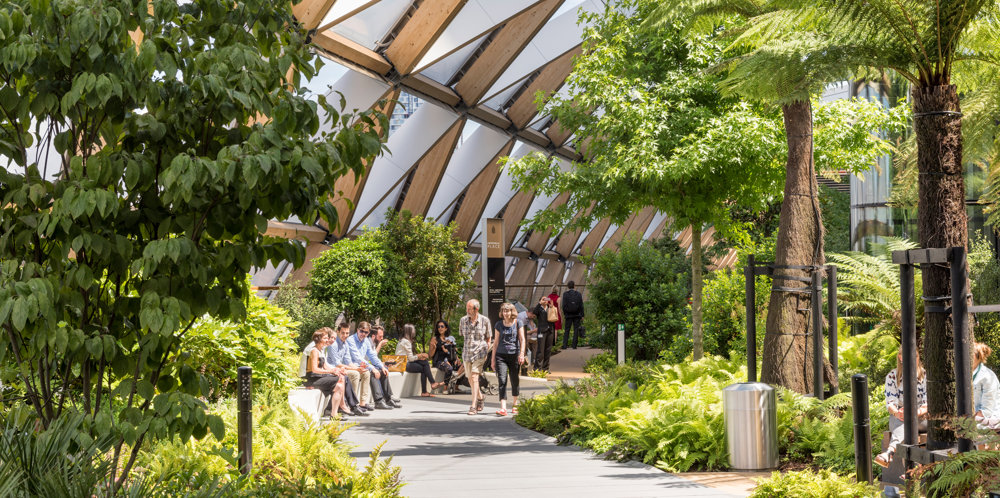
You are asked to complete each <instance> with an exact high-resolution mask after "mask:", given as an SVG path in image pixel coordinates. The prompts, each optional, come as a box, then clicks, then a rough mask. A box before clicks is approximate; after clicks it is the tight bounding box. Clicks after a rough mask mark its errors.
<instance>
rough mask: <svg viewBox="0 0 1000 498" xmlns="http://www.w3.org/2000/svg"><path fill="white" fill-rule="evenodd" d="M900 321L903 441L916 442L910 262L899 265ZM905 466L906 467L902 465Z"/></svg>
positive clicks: (914, 321) (913, 300)
mask: <svg viewBox="0 0 1000 498" xmlns="http://www.w3.org/2000/svg"><path fill="white" fill-rule="evenodd" d="M899 293H900V325H901V329H902V330H901V331H900V332H901V334H902V342H903V343H902V344H901V346H902V353H903V393H904V395H903V444H908V445H913V444H917V423H918V422H917V397H916V396H915V394H916V392H917V314H916V313H917V310H916V308H917V306H916V297H915V295H914V290H913V265H911V264H903V265H900V267H899ZM905 464H906V462H904V468H908V467H907V466H905Z"/></svg>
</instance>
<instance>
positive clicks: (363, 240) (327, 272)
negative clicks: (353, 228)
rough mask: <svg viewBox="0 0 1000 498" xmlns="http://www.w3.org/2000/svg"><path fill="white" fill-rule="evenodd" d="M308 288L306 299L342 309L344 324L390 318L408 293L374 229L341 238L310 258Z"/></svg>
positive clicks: (396, 262) (398, 265) (396, 264)
mask: <svg viewBox="0 0 1000 498" xmlns="http://www.w3.org/2000/svg"><path fill="white" fill-rule="evenodd" d="M309 285H310V288H309V297H310V298H312V299H315V300H317V301H320V302H325V303H329V304H330V305H332V306H334V307H335V308H338V309H341V310H343V311H344V316H345V318H346V319H347V320H348V321H351V320H370V319H374V318H376V317H379V316H388V315H391V314H392V313H394V312H395V310H396V309H397V308H398V307H399V306H401V305H402V304H403V303H404V302H405V300H406V299H407V296H408V294H409V290H408V287H407V282H406V274H405V273H404V272H403V266H402V261H401V260H400V258H399V256H397V255H396V254H393V253H392V252H390V251H389V250H388V249H386V247H385V245H384V244H383V240H382V235H381V234H380V233H379V231H378V230H370V231H367V232H365V233H363V234H361V235H360V236H359V237H358V238H356V239H341V240H339V241H338V242H337V243H336V244H334V245H333V246H332V247H330V249H329V250H327V251H324V252H323V253H321V254H320V255H319V256H317V257H316V258H315V259H313V269H312V271H311V272H310V273H309Z"/></svg>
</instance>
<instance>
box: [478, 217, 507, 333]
mask: <svg viewBox="0 0 1000 498" xmlns="http://www.w3.org/2000/svg"><path fill="white" fill-rule="evenodd" d="M482 261H483V272H482V273H483V309H482V310H481V311H482V313H483V314H484V315H486V317H487V318H489V319H490V323H491V324H492V323H496V322H497V321H498V320H500V305H501V304H503V302H504V300H505V299H506V297H507V296H506V287H505V284H506V282H505V279H504V273H506V272H505V271H504V270H506V267H505V265H504V247H503V220H501V219H499V218H485V219H483V260H482Z"/></svg>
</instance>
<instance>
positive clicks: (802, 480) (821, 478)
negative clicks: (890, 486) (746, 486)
mask: <svg viewBox="0 0 1000 498" xmlns="http://www.w3.org/2000/svg"><path fill="white" fill-rule="evenodd" d="M756 482H757V487H756V488H754V490H753V493H752V494H751V495H750V496H751V498H786V497H787V498H797V497H800V496H810V497H813V498H869V497H871V498H874V497H877V496H882V492H881V490H880V489H879V488H878V486H875V485H871V484H868V483H859V482H856V481H855V479H854V477H845V476H841V475H838V474H835V473H833V472H830V471H829V470H819V471H812V470H801V471H797V472H775V473H774V474H772V475H771V477H769V478H767V479H756Z"/></svg>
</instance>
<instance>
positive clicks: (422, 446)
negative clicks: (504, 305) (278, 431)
mask: <svg viewBox="0 0 1000 498" xmlns="http://www.w3.org/2000/svg"><path fill="white" fill-rule="evenodd" d="M522 384H528V385H526V386H523V387H522V395H533V394H537V393H541V392H545V391H547V390H548V386H547V385H546V383H544V382H530V381H523V382H522ZM469 400H470V397H469V395H454V396H445V395H439V396H437V397H435V398H407V399H404V400H403V408H402V409H397V410H390V411H383V410H379V411H376V412H375V413H374V414H373V415H372V416H370V417H365V418H362V419H355V420H358V421H359V424H358V425H357V426H355V427H352V428H351V429H349V430H347V431H346V432H345V433H344V434H343V436H342V437H343V438H344V439H345V440H346V441H348V442H351V443H354V444H356V445H358V448H357V450H356V451H355V452H354V453H352V455H353V456H354V457H356V458H358V459H360V460H362V462H359V463H361V464H362V465H363V460H365V459H367V458H368V455H369V451H370V450H371V448H374V447H375V446H377V445H378V444H380V443H382V442H383V441H386V443H385V446H383V448H382V449H383V455H385V456H389V455H391V456H392V458H393V460H392V461H393V464H395V465H399V466H400V467H401V468H402V474H403V480H404V481H405V482H406V483H407V485H406V486H405V487H404V488H403V494H404V495H406V496H412V497H425V496H426V497H435V498H440V497H441V496H477V497H493V496H497V497H504V498H511V497H528V496H543V497H546V498H548V497H561V496H565V497H573V498H583V497H588V496H594V497H600V498H612V497H658V496H677V497H689V496H723V497H726V496H746V494H745V493H741V492H739V490H738V489H737V488H712V487H708V486H705V485H703V484H699V483H698V482H696V481H694V480H689V479H685V478H683V477H679V476H676V475H672V474H668V473H665V472H662V471H660V470H658V469H656V468H653V467H650V466H647V465H642V464H639V463H635V462H629V463H619V462H613V461H606V460H603V459H601V458H600V457H597V456H595V455H594V454H593V453H591V452H588V451H585V450H582V449H580V448H577V447H575V446H559V445H557V444H556V441H555V439H553V438H551V437H548V436H545V435H543V434H539V433H537V432H534V431H530V430H528V429H525V428H523V427H521V426H518V425H517V424H515V423H514V421H513V420H512V418H511V417H510V416H507V417H498V416H496V415H495V414H494V411H495V410H496V409H497V408H498V405H497V397H496V396H490V397H487V400H486V402H487V403H486V410H484V411H483V412H482V413H481V414H480V415H477V416H469V415H466V411H467V409H468V406H469Z"/></svg>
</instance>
